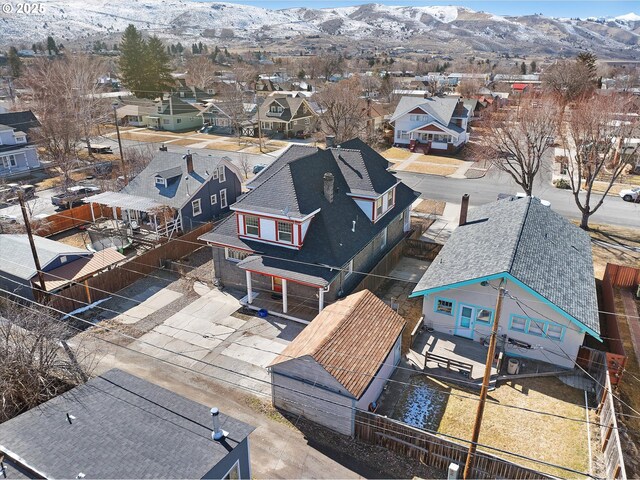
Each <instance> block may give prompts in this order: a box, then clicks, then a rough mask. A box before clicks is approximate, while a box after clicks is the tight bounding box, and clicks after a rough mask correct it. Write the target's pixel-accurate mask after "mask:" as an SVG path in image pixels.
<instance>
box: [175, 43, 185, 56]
mask: <svg viewBox="0 0 640 480" xmlns="http://www.w3.org/2000/svg"><path fill="white" fill-rule="evenodd" d="M183 51H184V47H183V46H182V44H181V43H180V42H178V44H177V45H176V52H178V53H182V52H183Z"/></svg>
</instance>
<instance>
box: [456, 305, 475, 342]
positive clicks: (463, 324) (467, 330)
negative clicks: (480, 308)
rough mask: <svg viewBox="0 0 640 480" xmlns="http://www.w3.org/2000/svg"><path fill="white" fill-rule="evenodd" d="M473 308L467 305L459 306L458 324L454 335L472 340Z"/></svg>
mask: <svg viewBox="0 0 640 480" xmlns="http://www.w3.org/2000/svg"><path fill="white" fill-rule="evenodd" d="M475 316H476V315H475V308H474V307H470V306H469V305H460V314H459V316H458V324H457V325H456V332H455V333H456V335H459V336H461V337H467V338H473V323H474V318H475Z"/></svg>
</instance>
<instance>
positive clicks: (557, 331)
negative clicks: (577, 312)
mask: <svg viewBox="0 0 640 480" xmlns="http://www.w3.org/2000/svg"><path fill="white" fill-rule="evenodd" d="M563 335H564V327H563V326H562V325H558V324H556V323H548V324H547V337H549V338H551V339H553V340H562V337H563Z"/></svg>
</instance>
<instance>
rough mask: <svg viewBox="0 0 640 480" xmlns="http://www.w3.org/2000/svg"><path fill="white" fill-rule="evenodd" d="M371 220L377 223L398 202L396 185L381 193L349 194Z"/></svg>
mask: <svg viewBox="0 0 640 480" xmlns="http://www.w3.org/2000/svg"><path fill="white" fill-rule="evenodd" d="M349 196H350V197H351V198H352V199H353V201H354V202H356V205H358V207H360V210H362V211H363V212H364V214H365V215H366V216H367V218H368V219H369V220H371V221H372V222H373V223H376V222H377V221H378V220H380V219H381V218H382V217H384V216H385V215H386V213H387V212H389V211H390V210H392V209H393V207H394V206H395V204H396V186H395V185H394V186H393V187H391V188H390V189H389V190H387V191H386V192H384V193H382V194H381V195H377V194H375V193H374V194H372V195H349Z"/></svg>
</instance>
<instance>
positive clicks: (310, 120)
mask: <svg viewBox="0 0 640 480" xmlns="http://www.w3.org/2000/svg"><path fill="white" fill-rule="evenodd" d="M317 118H318V114H317V113H316V111H315V110H314V109H313V108H312V106H311V105H310V104H309V102H308V101H307V99H305V98H302V97H297V96H296V97H293V96H286V95H277V96H275V95H274V96H272V97H268V98H266V99H265V101H264V102H263V103H262V105H260V107H259V108H258V113H257V114H256V116H255V117H254V118H253V119H254V121H256V122H260V128H261V129H262V133H263V134H266V135H272V134H278V133H279V134H282V135H284V136H285V138H286V137H290V136H293V135H295V134H298V133H310V132H311V131H313V129H314V128H315V125H316V123H317V122H316V120H317Z"/></svg>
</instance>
